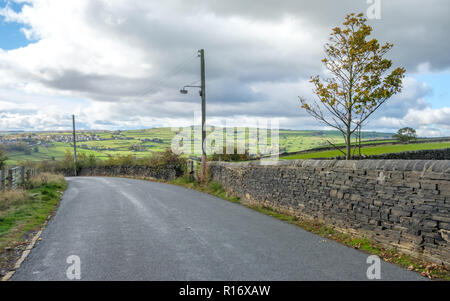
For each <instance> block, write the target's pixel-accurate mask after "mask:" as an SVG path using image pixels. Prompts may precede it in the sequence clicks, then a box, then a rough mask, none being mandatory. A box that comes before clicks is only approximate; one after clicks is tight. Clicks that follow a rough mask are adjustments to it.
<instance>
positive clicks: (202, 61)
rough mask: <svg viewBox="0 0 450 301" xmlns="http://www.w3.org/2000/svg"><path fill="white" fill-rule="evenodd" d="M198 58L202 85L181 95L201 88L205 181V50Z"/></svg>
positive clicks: (204, 173)
mask: <svg viewBox="0 0 450 301" xmlns="http://www.w3.org/2000/svg"><path fill="white" fill-rule="evenodd" d="M198 56H199V57H200V78H201V85H200V86H190V85H186V86H184V87H183V88H182V89H181V90H180V93H181V94H187V93H188V90H186V88H188V87H190V88H199V89H200V91H199V94H200V97H201V98H202V163H201V164H202V165H201V170H202V173H201V177H202V181H203V180H205V176H206V151H205V140H206V124H205V120H206V89H205V88H206V84H205V50H203V49H200V50H199V51H198Z"/></svg>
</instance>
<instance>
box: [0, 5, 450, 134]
mask: <svg viewBox="0 0 450 301" xmlns="http://www.w3.org/2000/svg"><path fill="white" fill-rule="evenodd" d="M373 1H375V0H345V1H342V0H341V1H335V0H319V1H303V0H258V1H256V0H226V1H225V0H204V1H202V0H190V1H185V0H164V1H156V0H151V1H144V0H142V1H138V0H124V1H120V0H73V1H70V0H64V1H61V0H32V1H25V0H20V1H19V0H14V1H12V0H0V78H1V81H0V130H3V131H4V130H55V129H68V128H70V125H71V124H70V118H71V114H76V115H77V117H78V121H79V127H81V128H84V129H132V128H149V127H155V126H183V125H189V124H192V119H193V114H194V111H198V110H200V98H199V96H198V93H197V91H196V90H195V89H194V90H191V91H190V93H189V94H188V95H181V94H180V93H179V89H180V88H181V87H182V86H183V85H185V84H193V85H196V84H198V82H199V59H198V57H197V50H198V49H200V48H204V49H205V53H206V79H207V91H206V92H207V115H208V123H209V124H214V123H218V122H222V121H223V120H224V119H226V118H234V119H238V120H242V121H245V120H252V118H257V117H271V118H278V119H279V121H280V125H281V127H282V128H292V129H319V128H323V126H322V125H320V124H319V123H317V122H315V121H314V120H312V119H311V118H310V117H308V116H307V115H306V113H305V112H304V111H302V110H301V109H300V106H299V102H298V96H303V97H306V98H313V97H314V96H313V94H312V86H311V85H310V83H309V78H310V76H312V75H317V74H323V71H324V70H323V68H322V65H321V62H320V60H321V58H322V57H323V45H324V43H325V42H326V41H327V38H328V35H329V33H330V31H331V28H333V27H335V26H339V25H340V24H341V23H342V21H343V19H344V17H345V15H346V14H348V13H351V12H364V13H366V12H367V9H368V8H369V7H370V6H371V3H372V2H373ZM378 1H380V4H381V10H380V16H381V18H380V19H370V20H369V24H370V25H371V26H372V27H373V28H374V33H373V35H374V36H375V37H376V38H377V39H379V40H380V41H382V42H386V41H389V42H391V43H393V44H394V49H393V50H392V51H391V52H390V53H389V58H391V59H392V60H393V62H394V66H396V67H397V66H402V67H405V68H406V70H407V77H406V78H405V80H404V89H403V92H402V93H401V94H399V95H397V96H395V97H394V98H392V99H391V100H389V102H388V103H387V104H386V105H385V106H384V107H383V108H382V109H380V110H379V111H378V112H377V113H376V115H374V116H373V118H372V119H371V121H370V123H369V124H368V125H367V127H366V128H367V129H370V130H376V131H396V130H397V129H398V128H400V127H404V126H411V127H414V128H416V129H418V132H419V134H420V135H422V136H450V93H449V86H450V55H449V53H450V43H449V42H448V38H449V34H448V29H449V28H450V21H449V20H450V18H449V17H448V12H449V11H450V1H447V0H429V1H423V0H378ZM368 2H369V3H368Z"/></svg>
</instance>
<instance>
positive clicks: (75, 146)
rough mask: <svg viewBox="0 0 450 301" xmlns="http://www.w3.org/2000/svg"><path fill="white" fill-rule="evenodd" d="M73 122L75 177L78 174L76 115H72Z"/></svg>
mask: <svg viewBox="0 0 450 301" xmlns="http://www.w3.org/2000/svg"><path fill="white" fill-rule="evenodd" d="M72 124H73V159H74V171H75V177H76V176H77V136H76V133H75V115H72Z"/></svg>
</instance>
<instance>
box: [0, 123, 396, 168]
mask: <svg viewBox="0 0 450 301" xmlns="http://www.w3.org/2000/svg"><path fill="white" fill-rule="evenodd" d="M77 134H78V135H96V136H97V137H99V138H100V139H102V140H101V141H95V140H94V141H78V142H77V146H78V148H77V152H78V153H79V154H81V153H85V154H86V155H90V154H94V155H95V156H96V157H97V158H98V159H102V160H104V159H107V158H108V155H112V156H117V155H132V156H134V157H137V158H142V157H145V156H149V155H151V154H152V153H154V152H160V151H163V150H164V149H166V148H170V147H171V142H172V139H173V137H174V136H175V134H176V133H175V132H174V131H172V129H171V128H152V129H142V130H126V131H79V132H78V133H77ZM8 135H10V137H28V136H30V135H31V137H32V138H33V139H38V140H40V141H46V143H45V144H43V145H44V146H43V145H40V146H38V152H35V151H34V150H32V151H31V152H28V154H26V153H25V152H24V151H6V155H7V156H8V158H9V160H8V161H7V164H9V165H16V164H19V163H21V162H24V161H34V162H36V161H44V160H53V159H54V160H61V159H63V158H64V154H65V152H66V150H69V151H73V146H72V144H71V143H69V142H55V141H53V140H54V138H53V137H56V136H67V137H70V136H71V135H72V133H71V132H69V131H66V132H36V133H30V132H23V133H2V136H3V137H5V136H8ZM391 135H392V134H389V133H377V132H370V133H364V136H363V138H364V139H377V141H383V140H384V141H386V139H389V138H391ZM103 139H106V140H103ZM142 139H150V140H151V139H158V141H157V142H154V141H142ZM327 141H330V142H332V143H335V144H342V143H343V142H344V140H343V138H342V135H341V134H340V133H339V132H337V131H298V130H284V129H283V130H280V131H279V143H280V151H281V152H296V151H302V150H307V149H312V148H318V147H326V146H329V144H328V142H327ZM246 142H247V143H249V142H250V139H249V138H248V133H247V135H246ZM253 142H255V141H253ZM199 143H200V140H199V139H198V140H195V141H194V144H196V145H198V144H199ZM367 143H373V142H367ZM133 145H139V146H140V149H139V150H131V149H130V147H132V146H133ZM0 146H1V145H0Z"/></svg>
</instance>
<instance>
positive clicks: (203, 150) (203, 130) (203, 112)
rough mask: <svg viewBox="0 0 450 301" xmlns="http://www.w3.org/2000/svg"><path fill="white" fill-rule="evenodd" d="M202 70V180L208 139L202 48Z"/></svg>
mask: <svg viewBox="0 0 450 301" xmlns="http://www.w3.org/2000/svg"><path fill="white" fill-rule="evenodd" d="M199 52H200V72H201V91H200V93H201V96H202V163H201V169H202V176H201V177H202V180H203V181H204V180H206V150H205V140H206V124H205V119H206V91H205V86H206V85H205V50H204V49H200V50H199Z"/></svg>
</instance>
